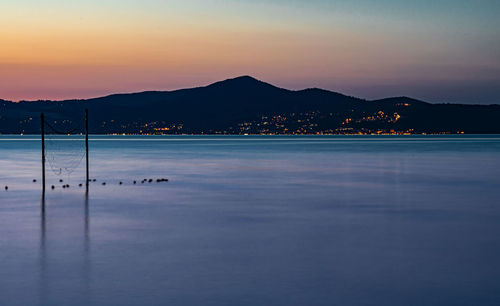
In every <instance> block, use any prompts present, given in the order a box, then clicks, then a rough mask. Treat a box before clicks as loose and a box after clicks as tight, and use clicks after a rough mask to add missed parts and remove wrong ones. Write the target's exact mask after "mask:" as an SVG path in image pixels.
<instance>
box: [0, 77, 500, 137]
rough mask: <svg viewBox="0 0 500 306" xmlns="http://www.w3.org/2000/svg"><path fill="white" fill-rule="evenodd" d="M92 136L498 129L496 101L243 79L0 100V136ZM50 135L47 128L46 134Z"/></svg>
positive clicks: (499, 118)
mask: <svg viewBox="0 0 500 306" xmlns="http://www.w3.org/2000/svg"><path fill="white" fill-rule="evenodd" d="M85 109H88V110H89V130H90V133H93V134H110V133H119V134H121V133H128V134H325V133H326V134H355V133H377V134H381V133H393V134H395V133H398V134H400V133H405V134H406V133H409V134H420V133H453V134H455V133H476V134H492V133H500V105H497V104H494V105H467V104H431V103H427V102H424V101H419V100H416V99H412V98H409V97H394V98H387V99H381V100H364V99H360V98H356V97H351V96H346V95H343V94H340V93H336V92H332V91H327V90H323V89H318V88H310V89H304V90H298V91H294V90H288V89H283V88H279V87H276V86H273V85H271V84H268V83H265V82H262V81H259V80H257V79H255V78H252V77H249V76H242V77H237V78H234V79H228V80H225V81H221V82H217V83H214V84H211V85H208V86H205V87H198V88H191V89H181V90H175V91H147V92H140V93H131V94H114V95H109V96H106V97H100V98H93V99H85V100H65V101H46V100H39V101H20V102H12V101H6V100H0V133H2V134H21V133H24V134H38V133H40V113H42V112H43V113H44V114H45V118H46V120H47V122H48V123H50V124H51V126H53V127H57V129H58V130H62V131H66V130H68V131H69V130H71V129H73V127H75V126H77V125H80V126H82V124H81V122H82V120H81V119H82V118H83V114H84V110H85ZM49 132H50V131H49Z"/></svg>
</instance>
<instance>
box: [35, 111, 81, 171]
mask: <svg viewBox="0 0 500 306" xmlns="http://www.w3.org/2000/svg"><path fill="white" fill-rule="evenodd" d="M84 156H85V120H84V119H82V120H81V121H78V122H74V121H72V120H62V121H50V120H46V121H45V158H46V161H47V162H48V164H49V165H50V168H51V170H52V172H54V174H56V175H67V176H69V175H71V173H73V172H74V171H75V170H76V169H77V168H78V166H79V165H80V164H81V162H82V160H83V158H84Z"/></svg>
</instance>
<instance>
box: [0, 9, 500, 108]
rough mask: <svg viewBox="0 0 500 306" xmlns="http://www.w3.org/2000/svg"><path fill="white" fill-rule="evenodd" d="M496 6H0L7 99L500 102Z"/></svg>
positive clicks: (0, 62)
mask: <svg viewBox="0 0 500 306" xmlns="http://www.w3.org/2000/svg"><path fill="white" fill-rule="evenodd" d="M499 16H500V1H498V0H433V1H427V0H423V1H399V0H378V1H373V0H330V1H327V0H308V1H300V0H266V1H264V0H233V1H229V0H227V1H223V0H86V1H71V0H44V1H40V0H31V1H27V0H16V1H14V0H12V1H11V0H0V98H3V99H10V100H20V99H30V100H32V99H65V98H88V97H95V96H101V95H106V94H110V93H117V92H134V91H143V90H171V89H177V88H183V87H194V86H200V85H206V84H208V83H211V82H214V81H218V80H222V79H226V78H230V77H235V76H239V75H252V76H254V77H256V78H258V79H261V80H263V81H266V82H270V83H273V84H275V85H278V86H281V87H286V88H290V89H302V88H307V87H321V88H325V89H329V90H334V91H339V92H342V93H345V94H349V95H355V96H359V97H363V98H380V97H386V96H400V95H407V96H412V97H415V98H420V99H424V100H428V101H431V102H461V103H500V98H499V97H500V89H499V88H500V30H499V29H500V18H499Z"/></svg>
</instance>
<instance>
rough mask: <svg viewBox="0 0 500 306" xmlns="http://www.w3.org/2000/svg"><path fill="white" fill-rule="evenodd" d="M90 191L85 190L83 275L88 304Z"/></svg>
mask: <svg viewBox="0 0 500 306" xmlns="http://www.w3.org/2000/svg"><path fill="white" fill-rule="evenodd" d="M89 227H90V224H89V191H88V189H87V190H86V191H85V200H84V238H83V239H84V240H83V241H84V242H83V243H84V245H83V277H84V286H85V293H84V297H85V299H87V304H89V302H90V233H89Z"/></svg>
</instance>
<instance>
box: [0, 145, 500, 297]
mask: <svg viewBox="0 0 500 306" xmlns="http://www.w3.org/2000/svg"><path fill="white" fill-rule="evenodd" d="M68 139H69V138H68ZM68 139H66V138H65V137H60V139H50V142H51V143H55V144H56V145H57V146H59V147H62V148H63V149H64V147H65V146H68V148H69V147H71V146H72V147H71V149H68V152H70V151H71V150H73V151H75V152H76V150H81V148H82V141H81V139H79V140H78V141H66V140H68ZM51 148H52V147H49V149H50V150H52V149H51ZM75 148H76V149H75ZM62 152H64V150H62ZM78 152H80V151H78ZM48 153H49V152H48ZM51 156H52V157H54V156H53V155H50V156H49V157H51ZM89 156H90V176H91V178H95V179H96V182H91V184H90V186H89V192H88V194H87V193H86V192H85V188H84V187H78V184H80V183H83V184H84V181H85V167H84V164H85V163H84V160H83V162H82V163H80V164H79V166H78V167H77V168H76V169H75V171H74V172H73V173H71V174H70V175H69V174H67V173H64V172H63V173H61V175H57V174H58V171H57V167H56V168H55V169H52V168H53V167H52V166H53V165H52V166H50V165H48V166H47V167H48V168H47V186H48V189H47V191H46V194H45V197H44V199H43V198H42V196H41V195H42V193H41V182H40V181H41V149H40V140H39V137H38V136H0V188H1V189H0V305H9V306H10V305H232V306H234V305H286V306H290V305H440V306H443V305H500V290H499V288H500V136H499V135H490V136H486V135H477V136H462V135H460V136H458V135H457V136H455V135H443V136H289V137H285V136H218V137H216V136H91V138H90V155H89ZM66 157H67V156H66ZM73 157H74V159H77V158H78V157H80V158H81V155H75V156H73ZM61 160H64V158H63V157H61ZM52 161H53V162H54V161H55V162H57V156H55V158H53V159H52ZM77 161H79V160H77ZM68 162H70V161H69V160H68ZM53 170H55V171H53ZM149 178H151V179H157V178H168V179H169V182H159V183H157V182H156V181H153V182H152V183H149V182H146V183H141V182H142V180H143V179H149ZM34 179H36V180H37V181H36V182H33V180H34ZM60 179H62V180H63V181H64V182H63V183H61V182H59V180H60ZM134 180H136V181H137V184H134V183H133V181H134ZM103 182H106V185H103V184H102V183H103ZM120 182H123V184H122V185H120V184H119V183H120ZM63 184H70V188H64V189H63V188H62V187H61V186H62V185H63ZM5 185H8V186H9V189H8V190H7V191H6V190H4V186H5ZM51 185H54V186H55V189H54V190H52V189H50V186H51ZM42 207H44V209H42Z"/></svg>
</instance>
